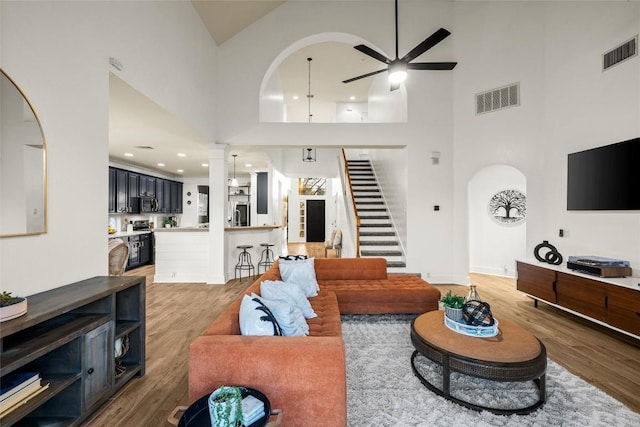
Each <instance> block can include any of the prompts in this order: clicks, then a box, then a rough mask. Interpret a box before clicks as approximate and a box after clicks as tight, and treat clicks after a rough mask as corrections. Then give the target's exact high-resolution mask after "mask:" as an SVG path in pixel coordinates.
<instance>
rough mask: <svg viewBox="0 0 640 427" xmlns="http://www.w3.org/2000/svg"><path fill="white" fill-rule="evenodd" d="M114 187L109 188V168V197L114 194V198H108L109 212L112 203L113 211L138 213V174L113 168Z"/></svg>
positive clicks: (110, 170)
mask: <svg viewBox="0 0 640 427" xmlns="http://www.w3.org/2000/svg"><path fill="white" fill-rule="evenodd" d="M113 171H114V173H115V180H114V182H115V188H114V189H113V193H112V188H111V183H112V181H111V173H112V169H109V197H111V195H112V194H114V195H115V200H114V202H112V201H111V200H109V212H111V205H112V203H113V204H114V205H115V213H138V212H139V206H138V199H137V197H138V191H139V190H138V186H139V183H140V175H139V174H137V173H131V172H129V171H126V170H122V169H114V170H113Z"/></svg>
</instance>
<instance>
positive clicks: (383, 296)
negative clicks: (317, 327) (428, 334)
mask: <svg viewBox="0 0 640 427" xmlns="http://www.w3.org/2000/svg"><path fill="white" fill-rule="evenodd" d="M319 283H320V288H321V289H322V290H323V291H325V290H326V291H331V292H335V293H336V296H337V298H338V304H339V306H340V313H342V314H373V313H425V312H427V311H431V310H437V309H438V300H439V299H440V291H439V290H438V289H437V288H436V287H434V286H431V285H430V284H429V283H427V282H425V281H424V280H422V279H421V278H419V277H417V276H413V275H409V274H401V275H400V274H399V275H390V276H389V277H388V278H387V279H385V280H320V282H319Z"/></svg>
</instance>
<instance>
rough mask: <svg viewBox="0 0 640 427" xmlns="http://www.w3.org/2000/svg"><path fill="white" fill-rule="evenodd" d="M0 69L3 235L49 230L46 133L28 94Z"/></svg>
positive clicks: (0, 218)
mask: <svg viewBox="0 0 640 427" xmlns="http://www.w3.org/2000/svg"><path fill="white" fill-rule="evenodd" d="M0 72H1V74H2V75H1V78H2V81H1V82H0V237H15V236H26V235H32V234H42V233H46V232H47V160H46V159H47V146H46V143H45V140H44V134H43V132H42V127H41V126H40V122H39V121H38V116H37V115H36V113H35V111H34V109H33V107H32V106H31V104H30V103H29V100H28V99H27V97H26V96H25V95H24V93H22V91H21V90H20V88H19V87H18V85H16V84H15V82H14V81H13V80H12V79H11V78H10V77H9V76H8V75H7V74H6V73H5V71H4V70H2V69H0Z"/></svg>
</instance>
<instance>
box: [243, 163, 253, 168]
mask: <svg viewBox="0 0 640 427" xmlns="http://www.w3.org/2000/svg"><path fill="white" fill-rule="evenodd" d="M244 166H245V167H247V168H250V167H252V166H253V165H252V164H251V163H245V165H244Z"/></svg>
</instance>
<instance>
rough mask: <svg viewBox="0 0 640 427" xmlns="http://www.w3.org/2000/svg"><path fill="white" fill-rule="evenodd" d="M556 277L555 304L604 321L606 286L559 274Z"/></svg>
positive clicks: (593, 281)
mask: <svg viewBox="0 0 640 427" xmlns="http://www.w3.org/2000/svg"><path fill="white" fill-rule="evenodd" d="M556 275H557V276H556V303H557V304H559V305H561V306H563V307H565V308H568V309H569V310H573V311H577V312H578V313H582V314H584V315H585V316H589V317H592V318H594V319H598V320H602V321H604V320H605V318H606V301H605V300H606V296H607V287H608V286H607V285H606V284H604V283H602V282H596V281H595V280H589V279H585V278H584V277H580V276H574V275H571V274H566V273H561V272H557V273H556Z"/></svg>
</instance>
